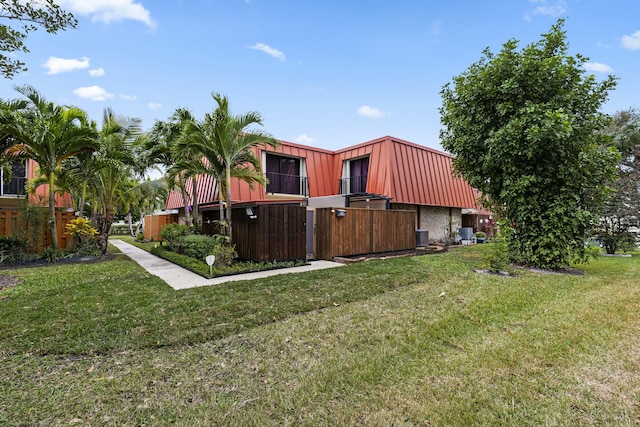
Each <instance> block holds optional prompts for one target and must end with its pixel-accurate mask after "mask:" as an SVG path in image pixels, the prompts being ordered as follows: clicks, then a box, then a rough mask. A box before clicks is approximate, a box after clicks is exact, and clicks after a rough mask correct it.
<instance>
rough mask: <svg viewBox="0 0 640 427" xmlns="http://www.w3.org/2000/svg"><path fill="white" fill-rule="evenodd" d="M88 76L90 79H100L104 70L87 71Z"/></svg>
mask: <svg viewBox="0 0 640 427" xmlns="http://www.w3.org/2000/svg"><path fill="white" fill-rule="evenodd" d="M89 75H90V76H91V77H102V76H104V68H94V69H93V70H89Z"/></svg>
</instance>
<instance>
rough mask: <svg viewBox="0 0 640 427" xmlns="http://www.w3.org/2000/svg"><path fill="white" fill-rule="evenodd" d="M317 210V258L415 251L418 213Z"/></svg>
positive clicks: (368, 210)
mask: <svg viewBox="0 0 640 427" xmlns="http://www.w3.org/2000/svg"><path fill="white" fill-rule="evenodd" d="M337 209H338V208H318V209H316V218H317V219H316V224H317V237H316V246H317V257H318V258H320V259H326V260H331V259H333V258H334V257H336V256H351V255H362V254H368V253H379V252H392V251H400V250H406V249H414V248H415V245H416V238H415V212H413V211H400V210H377V209H357V208H339V209H340V210H344V211H345V216H344V217H338V216H337V215H336V210H337Z"/></svg>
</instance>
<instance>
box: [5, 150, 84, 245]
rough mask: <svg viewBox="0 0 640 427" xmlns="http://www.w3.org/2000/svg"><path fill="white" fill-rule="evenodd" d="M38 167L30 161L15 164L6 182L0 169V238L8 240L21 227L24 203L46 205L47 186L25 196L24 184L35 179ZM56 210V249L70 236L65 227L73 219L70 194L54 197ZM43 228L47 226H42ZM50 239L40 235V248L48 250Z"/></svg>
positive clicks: (14, 162)
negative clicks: (5, 237) (8, 236)
mask: <svg viewBox="0 0 640 427" xmlns="http://www.w3.org/2000/svg"><path fill="white" fill-rule="evenodd" d="M37 171H38V165H37V163H36V162H34V161H33V160H14V161H13V162H12V163H11V172H12V176H11V179H9V180H6V182H5V179H4V178H5V177H4V171H2V169H0V178H2V186H1V187H0V235H1V236H7V235H10V234H12V233H14V232H16V231H17V230H20V229H21V227H22V225H21V224H22V210H23V208H24V206H25V202H26V201H27V197H28V201H29V204H31V205H37V206H42V207H43V208H44V207H46V206H48V205H49V200H48V197H47V189H48V185H41V186H39V187H38V188H36V190H35V191H34V193H33V194H27V191H26V184H27V181H29V180H30V179H33V178H35V177H36V175H37ZM55 206H56V208H58V212H57V214H56V217H57V221H58V227H57V228H58V246H59V247H65V246H66V244H67V242H68V240H69V236H68V235H66V234H65V231H66V230H65V225H66V223H67V222H68V221H70V219H71V218H72V217H73V212H68V210H69V208H70V207H71V206H72V204H71V197H70V195H69V194H67V193H65V194H56V195H55ZM41 225H42V226H43V227H44V226H45V225H46V222H43V223H42V224H41ZM50 244H51V243H50V238H49V234H48V233H47V232H45V231H44V228H43V231H42V241H41V244H40V247H44V246H49V245H50Z"/></svg>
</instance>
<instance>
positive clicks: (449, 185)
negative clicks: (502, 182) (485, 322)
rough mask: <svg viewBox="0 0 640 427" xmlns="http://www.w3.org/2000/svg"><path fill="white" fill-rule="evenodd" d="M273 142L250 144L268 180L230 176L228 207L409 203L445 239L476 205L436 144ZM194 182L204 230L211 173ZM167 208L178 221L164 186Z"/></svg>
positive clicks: (433, 236)
mask: <svg viewBox="0 0 640 427" xmlns="http://www.w3.org/2000/svg"><path fill="white" fill-rule="evenodd" d="M280 143H281V144H280V146H279V147H278V148H277V149H273V148H270V147H267V148H264V147H260V148H256V154H257V155H258V157H259V158H260V159H261V166H262V170H263V172H264V173H265V176H266V177H267V178H268V180H269V183H268V184H267V185H266V186H261V185H257V186H255V188H254V189H251V188H250V187H249V185H248V184H246V183H244V182H240V181H238V180H233V182H232V197H233V202H232V203H233V206H234V207H237V208H246V207H250V206H255V205H264V204H288V205H298V206H305V207H306V208H307V210H308V211H310V212H313V210H314V209H317V208H326V207H331V208H344V207H352V208H366V209H396V210H409V211H412V212H414V217H415V228H416V229H419V230H427V231H428V233H429V240H430V241H431V242H442V241H445V240H447V239H448V238H449V237H450V235H451V233H452V232H453V231H455V230H457V228H459V227H461V226H462V210H463V209H473V208H475V207H476V196H475V195H474V192H473V189H472V188H471V187H470V186H469V184H468V183H467V182H466V181H465V180H463V179H462V178H460V177H456V176H454V175H453V173H452V163H451V161H452V156H451V155H449V154H446V153H443V152H440V151H438V150H434V149H431V148H428V147H424V146H421V145H418V144H414V143H412V142H408V141H404V140H401V139H398V138H394V137H391V136H385V137H382V138H378V139H375V140H372V141H368V142H365V143H362V144H358V145H355V146H351V147H347V148H344V149H340V150H337V151H330V150H324V149H320V148H316V147H310V146H305V145H301V144H296V143H292V142H286V141H280ZM187 188H188V189H190V188H191V185H190V183H187ZM197 189H198V206H199V208H200V213H201V217H200V220H201V221H202V224H203V231H204V232H205V233H208V232H212V230H213V226H212V225H211V224H213V222H214V220H216V219H218V207H219V201H218V194H217V189H216V186H215V181H214V180H213V178H211V177H209V176H200V177H198V180H197ZM190 197H191V196H190ZM166 209H168V210H169V209H171V210H176V209H177V210H178V211H179V217H180V218H181V221H184V216H185V212H184V209H185V206H184V204H183V202H182V197H181V196H180V194H179V193H178V192H175V191H173V192H171V193H170V195H169V198H168V200H167V205H166ZM187 209H190V206H187ZM309 230H311V228H309Z"/></svg>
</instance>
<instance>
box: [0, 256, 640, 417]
mask: <svg viewBox="0 0 640 427" xmlns="http://www.w3.org/2000/svg"><path fill="white" fill-rule="evenodd" d="M487 247H489V245H477V246H475V247H467V248H456V249H455V250H452V251H450V252H448V253H443V254H437V255H425V256H420V257H413V258H395V259H388V260H373V261H367V262H363V263H358V264H352V265H348V266H345V267H341V268H339V269H329V270H321V271H316V272H309V273H302V274H296V275H284V276H275V277H272V278H269V279H265V280H262V281H255V282H233V283H228V284H225V285H217V286H213V287H204V288H196V289H190V290H184V291H173V290H172V289H171V288H170V287H169V286H167V285H165V284H164V283H163V282H161V281H160V280H159V279H158V278H156V277H155V276H152V275H150V274H148V273H146V272H145V271H144V270H142V269H141V268H140V267H139V266H138V265H137V264H135V263H134V262H132V261H130V260H128V258H126V257H124V256H123V255H116V256H115V259H113V260H111V261H104V262H96V263H86V264H75V265H63V266H45V267H39V268H29V269H27V268H24V269H14V270H1V271H0V275H9V276H13V277H15V278H17V280H19V283H18V284H17V285H15V286H11V287H8V288H6V289H4V290H2V291H0V354H1V357H2V360H1V363H2V369H1V370H0V402H1V403H0V425H97V426H102V425H113V426H121V425H130V426H138V425H148V426H155V425H185V426H192V425H202V426H210V425H255V426H268V425H309V426H317V425H352V426H356V425H357V426H360V425H380V426H388V425H407V426H409V425H416V426H445V425H487V426H494V425H517V426H521V425H550V426H567V425H575V426H583V425H623V426H624V425H628V426H632V425H638V424H640V375H638V372H640V348H638V343H639V342H640V279H639V277H640V256H638V254H634V257H633V258H604V257H601V258H598V259H596V260H594V261H592V262H591V263H590V264H589V265H585V266H580V268H583V269H584V270H585V271H586V274H585V275H584V276H565V275H552V274H541V273H531V272H520V273H519V276H518V277H514V278H505V277H495V276H489V275H482V274H478V273H475V272H473V271H472V268H474V267H480V266H481V265H482V257H481V252H482V251H483V250H486V248H487Z"/></svg>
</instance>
